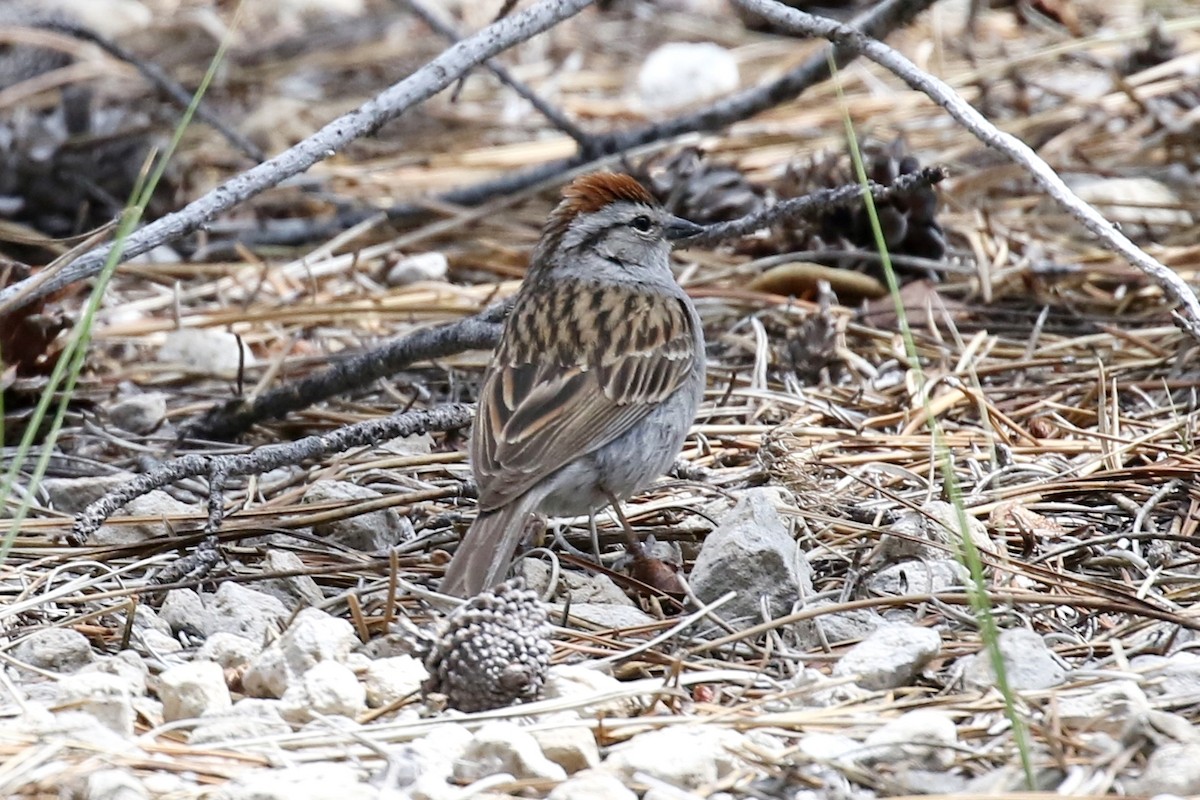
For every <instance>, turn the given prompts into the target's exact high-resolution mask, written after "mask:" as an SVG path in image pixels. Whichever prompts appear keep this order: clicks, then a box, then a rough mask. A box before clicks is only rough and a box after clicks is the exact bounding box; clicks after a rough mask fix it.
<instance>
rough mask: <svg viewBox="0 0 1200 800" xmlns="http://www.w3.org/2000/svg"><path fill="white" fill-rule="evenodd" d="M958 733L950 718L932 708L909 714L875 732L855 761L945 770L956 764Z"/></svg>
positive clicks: (868, 737) (864, 744) (864, 743)
mask: <svg viewBox="0 0 1200 800" xmlns="http://www.w3.org/2000/svg"><path fill="white" fill-rule="evenodd" d="M957 744H958V732H957V730H956V729H955V727H954V720H953V719H952V718H951V717H950V715H949V714H947V713H946V712H943V711H938V710H936V709H931V708H921V709H917V710H916V711H909V712H908V713H907V714H902V715H900V716H899V717H897V718H896V719H894V720H891V721H889V722H888V723H886V724H885V725H883V726H882V727H880V728H878V729H876V730H875V731H873V732H872V733H871V734H870V735H869V736H867V738H866V741H864V742H863V748H862V750H861V751H860V752H859V753H858V754H857V758H856V760H857V761H858V762H859V763H862V764H888V765H889V766H891V765H897V764H902V763H907V764H910V765H914V766H919V767H927V768H934V769H945V768H947V767H949V766H950V764H951V763H952V762H953V761H954V757H955V755H956V750H955V746H956V745H957Z"/></svg>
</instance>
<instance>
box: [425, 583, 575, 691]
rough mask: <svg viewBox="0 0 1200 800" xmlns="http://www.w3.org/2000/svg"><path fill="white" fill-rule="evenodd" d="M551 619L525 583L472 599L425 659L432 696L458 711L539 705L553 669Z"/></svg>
mask: <svg viewBox="0 0 1200 800" xmlns="http://www.w3.org/2000/svg"><path fill="white" fill-rule="evenodd" d="M552 650H553V647H552V646H551V644H550V619H549V617H548V616H547V615H546V609H545V608H544V607H543V606H542V604H541V602H539V601H538V596H537V592H534V591H533V590H529V589H526V588H525V582H524V580H522V579H521V578H514V579H513V580H510V581H508V582H506V583H502V584H500V585H499V586H497V587H496V588H495V589H493V590H491V591H488V592H484V593H482V594H479V595H476V596H475V597H472V598H471V599H470V600H468V601H467V602H466V604H464V605H462V606H460V607H459V608H458V609H457V610H455V611H454V613H452V614H451V615H450V617H449V618H448V619H447V620H446V628H445V630H443V631H442V632H441V634H440V635H439V636H438V639H437V642H436V644H434V646H433V650H432V652H430V654H429V655H428V657H426V659H425V668H426V669H427V670H429V678H428V679H427V680H426V681H425V684H424V686H423V687H422V688H423V689H424V691H425V692H426V693H427V694H428V693H430V692H438V693H440V694H444V695H445V696H446V700H447V704H448V705H449V706H450V707H451V708H457V709H458V710H459V711H468V712H469V711H489V710H491V709H493V708H504V707H505V706H510V705H513V704H515V703H524V702H528V701H530V700H535V699H537V697H538V695H540V694H541V691H542V686H543V685H544V684H545V682H546V672H547V670H549V668H550V654H551V652H552Z"/></svg>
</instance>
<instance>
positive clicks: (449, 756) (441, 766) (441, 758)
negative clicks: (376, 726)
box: [412, 722, 474, 794]
mask: <svg viewBox="0 0 1200 800" xmlns="http://www.w3.org/2000/svg"><path fill="white" fill-rule="evenodd" d="M473 738H474V736H473V735H472V733H471V731H469V730H467V728H466V727H465V726H463V725H459V724H458V723H456V722H451V723H446V724H441V725H438V726H437V727H436V728H434V729H433V730H431V731H430V732H429V733H427V734H425V735H424V736H422V737H421V738H420V739H417V740H416V741H414V742H413V743H412V749H413V752H414V753H415V755H416V758H417V760H418V762H419V764H420V772H421V778H429V779H431V780H429V781H426V784H427V785H426V793H427V794H435V793H436V789H435V788H434V787H436V786H437V781H441V782H442V784H443V785H444V784H445V782H446V780H447V779H448V778H449V777H450V776H451V775H452V774H453V773H454V764H455V762H457V761H458V760H459V759H460V758H462V757H463V754H464V753H466V751H467V747H469V746H470V744H471V741H472V740H473ZM414 794H416V792H414Z"/></svg>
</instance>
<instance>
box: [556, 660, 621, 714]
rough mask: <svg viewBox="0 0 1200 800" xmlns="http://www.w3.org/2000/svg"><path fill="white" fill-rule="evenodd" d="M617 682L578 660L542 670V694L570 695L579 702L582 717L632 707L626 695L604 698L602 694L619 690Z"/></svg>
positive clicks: (619, 711) (612, 712)
mask: <svg viewBox="0 0 1200 800" xmlns="http://www.w3.org/2000/svg"><path fill="white" fill-rule="evenodd" d="M621 688H622V685H621V682H620V681H619V680H617V679H616V678H614V677H613V676H611V675H608V674H606V673H603V672H601V671H599V670H596V669H592V668H590V667H586V666H583V665H582V664H556V665H554V666H552V667H550V671H549V672H548V673H547V674H546V688H545V689H544V690H543V691H542V697H543V698H545V699H547V700H549V699H552V698H559V697H561V698H570V699H572V700H575V701H578V702H579V703H580V705H579V707H578V710H579V713H580V714H581V715H582V716H584V717H594V716H596V715H598V714H606V715H609V716H616V717H624V716H629V715H630V714H632V713H633V712H634V710H635V703H634V702H633V701H632V700H630V699H629V698H625V697H619V698H617V699H615V700H614V699H607V698H605V697H604V695H606V694H609V693H612V692H619V691H620V690H621Z"/></svg>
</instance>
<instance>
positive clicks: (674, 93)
mask: <svg viewBox="0 0 1200 800" xmlns="http://www.w3.org/2000/svg"><path fill="white" fill-rule="evenodd" d="M740 81H741V79H740V76H739V74H738V65H737V60H736V59H734V57H733V55H732V54H731V53H730V52H729V51H728V50H726V49H725V48H723V47H720V46H719V45H716V44H712V43H711V42H699V43H691V42H671V43H669V44H664V45H662V46H661V47H659V48H658V49H657V50H655V51H654V52H652V53H651V54H650V55H649V56H647V57H646V61H645V62H644V63H643V64H642V68H641V70H639V71H638V77H637V86H638V96H639V97H640V99H641V101H642V104H643V105H644V106H645V107H646V108H647V109H649V110H651V111H659V112H666V111H672V110H674V109H679V108H684V107H686V106H691V105H695V104H698V103H702V102H704V101H706V100H712V99H714V98H717V97H720V96H721V95H724V94H728V93H730V92H732V91H734V90H735V89H737V88H738V85H739V83H740Z"/></svg>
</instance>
